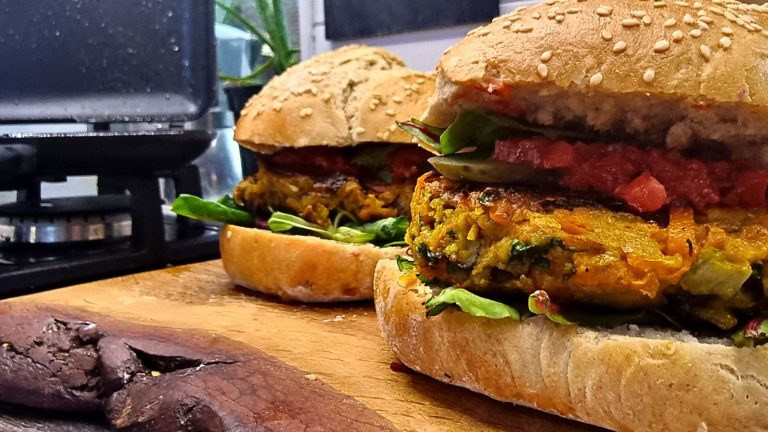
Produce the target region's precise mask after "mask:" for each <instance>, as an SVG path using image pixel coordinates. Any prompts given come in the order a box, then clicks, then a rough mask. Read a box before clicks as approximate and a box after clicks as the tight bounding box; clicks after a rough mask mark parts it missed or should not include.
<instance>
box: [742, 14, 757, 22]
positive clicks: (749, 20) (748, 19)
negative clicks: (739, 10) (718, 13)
mask: <svg viewBox="0 0 768 432" xmlns="http://www.w3.org/2000/svg"><path fill="white" fill-rule="evenodd" d="M739 18H741V19H743V20H744V21H746V22H748V23H753V22H755V19H754V18H752V17H751V16H749V15H739Z"/></svg>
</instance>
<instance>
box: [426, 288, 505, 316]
mask: <svg viewBox="0 0 768 432" xmlns="http://www.w3.org/2000/svg"><path fill="white" fill-rule="evenodd" d="M449 306H458V307H459V309H461V310H462V311H464V312H466V313H468V314H470V315H473V316H476V317H484V318H492V319H502V318H512V319H514V320H520V312H518V311H517V309H515V308H513V307H512V306H508V305H505V304H504V303H500V302H497V301H494V300H489V299H487V298H484V297H480V296H479V295H477V294H474V293H471V292H469V291H467V290H465V289H461V288H445V289H443V290H442V291H440V293H439V294H438V295H436V296H433V297H432V298H430V299H429V300H428V301H427V302H426V303H424V307H426V309H427V316H428V317H431V316H435V315H437V314H439V313H440V312H442V311H443V310H445V309H446V308H448V307H449Z"/></svg>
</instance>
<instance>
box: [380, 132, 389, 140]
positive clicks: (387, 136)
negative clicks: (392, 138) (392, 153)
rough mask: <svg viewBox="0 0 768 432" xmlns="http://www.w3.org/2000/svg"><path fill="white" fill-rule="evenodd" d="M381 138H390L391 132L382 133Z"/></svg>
mask: <svg viewBox="0 0 768 432" xmlns="http://www.w3.org/2000/svg"><path fill="white" fill-rule="evenodd" d="M381 139H382V140H384V141H386V140H388V139H389V132H384V133H383V134H381Z"/></svg>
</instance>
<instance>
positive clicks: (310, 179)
mask: <svg viewBox="0 0 768 432" xmlns="http://www.w3.org/2000/svg"><path fill="white" fill-rule="evenodd" d="M427 157H428V153H427V152H425V151H424V150H421V149H419V148H417V147H416V146H403V145H364V146H359V147H356V148H352V149H332V148H327V147H309V148H303V149H290V150H283V151H280V152H278V153H276V154H273V155H262V156H260V159H259V171H258V172H257V173H256V174H254V175H252V176H250V177H248V178H246V179H245V180H244V181H242V182H241V183H240V184H239V185H238V186H237V187H236V188H235V190H234V191H233V198H234V200H235V202H237V203H238V204H239V205H242V206H244V207H245V208H247V209H248V210H249V211H251V212H252V213H254V214H269V212H271V211H274V210H279V211H287V212H290V213H293V214H296V215H298V216H300V217H301V218H303V219H305V220H307V221H309V222H312V223H316V224H319V225H321V226H324V227H328V226H330V225H331V224H332V218H333V217H334V215H335V214H336V213H338V212H339V211H344V212H346V213H348V214H350V215H352V216H353V217H354V218H355V219H357V220H359V221H360V222H368V221H372V220H376V219H381V218H388V217H394V216H408V215H409V203H410V200H411V196H412V194H413V186H414V184H415V181H416V177H417V176H418V175H419V174H420V173H423V172H424V171H427V170H428V169H429V165H428V163H427V162H426V160H427Z"/></svg>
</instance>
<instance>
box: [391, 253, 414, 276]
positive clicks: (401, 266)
mask: <svg viewBox="0 0 768 432" xmlns="http://www.w3.org/2000/svg"><path fill="white" fill-rule="evenodd" d="M395 262H397V269H398V270H400V272H407V271H410V270H414V269H415V268H416V264H415V263H414V262H413V261H411V260H409V259H408V258H405V257H402V256H400V255H398V256H396V257H395Z"/></svg>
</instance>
